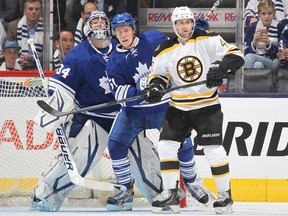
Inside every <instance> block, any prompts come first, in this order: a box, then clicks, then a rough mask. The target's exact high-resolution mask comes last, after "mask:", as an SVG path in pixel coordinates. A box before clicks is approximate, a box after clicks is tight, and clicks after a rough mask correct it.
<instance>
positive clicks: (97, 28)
mask: <svg viewBox="0 0 288 216" xmlns="http://www.w3.org/2000/svg"><path fill="white" fill-rule="evenodd" d="M83 33H84V35H85V36H86V37H87V38H95V39H98V40H101V39H102V40H106V39H110V38H111V32H110V22H109V19H108V17H107V15H106V14H105V13H104V12H103V11H99V10H97V11H93V12H92V13H91V14H90V15H89V16H88V17H87V19H86V22H85V25H84V28H83Z"/></svg>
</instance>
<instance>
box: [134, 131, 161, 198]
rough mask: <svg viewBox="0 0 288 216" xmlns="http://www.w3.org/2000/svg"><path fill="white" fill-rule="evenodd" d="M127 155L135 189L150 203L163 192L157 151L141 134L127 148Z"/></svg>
mask: <svg viewBox="0 0 288 216" xmlns="http://www.w3.org/2000/svg"><path fill="white" fill-rule="evenodd" d="M128 155H129V159H130V164H131V174H132V176H133V178H134V179H135V184H136V187H137V188H138V189H139V191H140V192H141V193H142V194H143V195H144V196H145V197H146V198H147V200H148V201H149V202H150V203H152V199H153V198H154V197H156V196H157V195H158V194H159V193H161V192H162V190H163V185H162V178H161V172H160V161H159V158H158V153H157V150H156V149H155V147H154V145H153V144H152V142H151V141H150V140H149V139H148V138H147V137H144V133H143V132H141V133H140V134H139V135H138V138H136V140H135V141H134V142H133V144H132V146H131V147H129V153H128Z"/></svg>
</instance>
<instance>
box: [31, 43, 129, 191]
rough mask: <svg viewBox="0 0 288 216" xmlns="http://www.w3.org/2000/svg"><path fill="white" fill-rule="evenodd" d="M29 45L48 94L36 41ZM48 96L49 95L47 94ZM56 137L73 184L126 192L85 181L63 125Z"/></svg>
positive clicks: (111, 186)
mask: <svg viewBox="0 0 288 216" xmlns="http://www.w3.org/2000/svg"><path fill="white" fill-rule="evenodd" d="M27 43H28V44H29V45H30V47H31V50H32V53H33V57H34V59H35V62H36V65H37V68H38V71H39V74H40V78H41V81H42V83H43V86H44V88H45V91H46V93H47V92H48V83H47V82H46V80H45V75H44V72H43V69H42V66H41V63H40V60H39V57H38V54H37V52H36V49H35V46H34V40H33V39H32V38H30V39H28V40H27ZM47 96H48V94H47ZM56 135H57V138H58V141H59V143H60V149H61V152H62V157H63V160H64V163H65V166H66V168H67V172H68V175H69V177H70V180H71V182H72V183H73V184H75V185H79V186H82V187H87V188H90V189H94V190H100V191H112V190H113V188H114V186H117V187H118V188H120V190H126V187H125V186H122V185H118V184H113V183H110V182H100V181H94V180H89V179H85V178H83V177H82V176H81V175H80V174H79V172H78V170H77V167H76V164H75V161H74V158H73V156H72V153H71V151H70V148H69V144H68V139H67V137H66V135H65V132H64V126H63V125H62V124H61V125H60V127H58V128H57V129H56Z"/></svg>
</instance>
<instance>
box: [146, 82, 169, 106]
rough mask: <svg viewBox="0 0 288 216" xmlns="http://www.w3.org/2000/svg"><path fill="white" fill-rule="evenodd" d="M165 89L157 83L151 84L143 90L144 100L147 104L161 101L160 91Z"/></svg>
mask: <svg viewBox="0 0 288 216" xmlns="http://www.w3.org/2000/svg"><path fill="white" fill-rule="evenodd" d="M164 89H165V87H164V86H163V85H161V84H159V83H152V84H150V85H149V86H148V87H147V88H145V89H144V100H145V101H147V102H152V103H156V102H159V101H161V99H162V97H163V94H162V92H161V90H164Z"/></svg>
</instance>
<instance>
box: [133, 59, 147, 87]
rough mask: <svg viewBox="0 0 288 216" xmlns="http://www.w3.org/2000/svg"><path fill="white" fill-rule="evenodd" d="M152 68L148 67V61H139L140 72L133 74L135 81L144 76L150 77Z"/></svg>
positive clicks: (138, 68) (138, 69)
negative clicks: (143, 62)
mask: <svg viewBox="0 0 288 216" xmlns="http://www.w3.org/2000/svg"><path fill="white" fill-rule="evenodd" d="M150 69H151V67H149V68H148V67H147V64H146V63H145V64H142V63H141V62H139V64H138V67H136V70H137V71H138V73H135V75H134V76H133V79H134V80H135V83H137V82H138V81H139V80H140V79H142V78H144V77H148V75H149V74H150Z"/></svg>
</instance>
